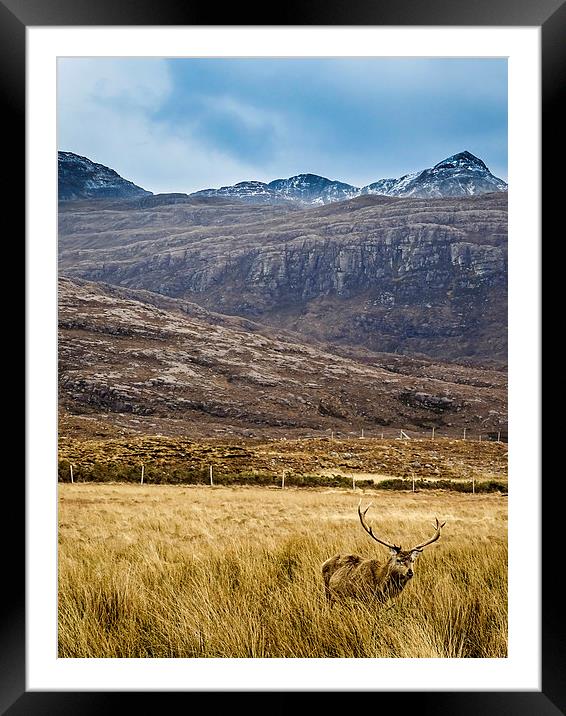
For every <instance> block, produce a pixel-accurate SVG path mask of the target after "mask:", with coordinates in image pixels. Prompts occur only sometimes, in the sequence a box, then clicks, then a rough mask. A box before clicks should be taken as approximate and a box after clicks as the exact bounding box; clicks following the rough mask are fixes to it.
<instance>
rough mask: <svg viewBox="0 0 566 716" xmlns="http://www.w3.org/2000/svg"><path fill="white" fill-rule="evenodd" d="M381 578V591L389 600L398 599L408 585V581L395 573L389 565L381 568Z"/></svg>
mask: <svg viewBox="0 0 566 716" xmlns="http://www.w3.org/2000/svg"><path fill="white" fill-rule="evenodd" d="M380 577H381V580H380V582H381V591H382V592H383V594H384V595H385V596H386V597H387V598H389V599H391V598H393V597H396V596H397V595H398V594H399V593H400V592H402V591H403V589H404V588H405V585H406V584H407V580H404V579H403V578H402V577H401V576H400V575H399V574H397V573H395V572H394V571H393V570H392V569H391V565H390V564H389V563H386V564H384V565H383V567H382V568H381V574H380Z"/></svg>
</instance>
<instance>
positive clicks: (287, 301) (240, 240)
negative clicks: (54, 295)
mask: <svg viewBox="0 0 566 716" xmlns="http://www.w3.org/2000/svg"><path fill="white" fill-rule="evenodd" d="M157 198H159V197H157ZM153 199H154V197H149V198H142V199H128V200H115V201H108V202H96V203H93V202H91V203H88V202H84V203H81V202H67V203H66V204H65V205H63V206H62V207H61V208H60V213H59V250H60V256H59V266H60V271H61V272H62V273H63V274H65V275H68V276H71V277H76V278H83V279H88V280H95V281H103V282H106V283H111V284H115V285H119V286H122V287H125V288H135V289H145V290H148V291H152V292H154V293H158V294H163V295H165V296H169V297H172V298H177V299H184V300H188V301H191V302H194V303H197V304H199V305H200V306H202V307H203V308H205V309H207V310H214V311H218V312H220V313H222V314H232V315H238V316H242V317H244V318H247V319H251V320H253V321H260V322H261V323H263V324H269V325H271V326H272V327H274V328H276V329H278V330H281V329H286V330H290V331H293V332H296V333H299V334H301V335H302V336H303V339H304V340H305V341H321V342H323V343H332V344H336V345H339V346H341V347H342V348H344V349H346V348H348V349H350V348H352V347H361V348H367V349H369V350H371V351H373V352H380V353H397V354H406V355H418V354H421V355H427V356H431V357H434V358H436V359H441V360H460V361H462V360H466V361H467V360H469V361H475V362H478V363H485V362H486V361H487V362H495V363H496V364H498V365H504V364H505V362H506V357H507V323H506V321H507V303H506V296H507V195H506V193H505V192H497V193H493V194H483V195H480V196H477V197H468V198H459V197H456V198H448V199H446V198H443V199H438V198H433V199H426V200H424V199H417V198H412V197H411V198H395V197H383V196H371V195H365V196H360V197H357V198H355V199H352V200H350V201H342V202H337V203H332V204H328V205H325V206H321V207H318V208H303V209H299V208H298V207H297V206H296V205H295V204H293V205H290V204H283V205H251V204H245V203H243V202H238V201H232V202H230V201H228V200H226V199H222V200H220V199H215V198H211V197H188V198H187V199H186V200H184V201H181V200H180V199H179V197H177V196H175V197H173V198H172V199H171V203H157V204H156V203H155V202H153ZM146 202H147V205H146Z"/></svg>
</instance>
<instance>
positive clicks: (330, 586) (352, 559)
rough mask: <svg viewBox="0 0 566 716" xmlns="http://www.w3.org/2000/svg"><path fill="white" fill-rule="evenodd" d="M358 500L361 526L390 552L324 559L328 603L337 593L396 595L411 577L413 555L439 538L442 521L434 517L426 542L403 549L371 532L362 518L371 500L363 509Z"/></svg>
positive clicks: (381, 597) (382, 599) (382, 597)
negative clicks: (378, 556) (381, 557)
mask: <svg viewBox="0 0 566 716" xmlns="http://www.w3.org/2000/svg"><path fill="white" fill-rule="evenodd" d="M361 504H362V503H361V500H360V503H359V505H358V516H359V518H360V522H361V523H362V527H363V528H364V530H365V531H366V532H367V533H368V535H369V536H370V537H371V538H372V539H374V540H375V541H376V542H379V544H381V545H383V546H384V547H387V548H388V549H389V552H390V556H389V559H388V560H387V561H386V562H380V561H378V560H377V559H367V558H363V557H360V556H359V555H357V554H346V555H342V554H337V555H336V556H335V557H331V558H330V559H327V560H326V562H325V563H324V564H323V565H322V576H323V579H324V591H325V595H326V598H327V600H328V601H329V603H330V604H332V603H333V602H334V601H335V600H336V599H338V598H340V597H354V598H356V599H366V600H368V599H375V600H377V601H378V602H386V601H387V600H388V599H392V598H393V597H396V596H398V595H399V594H400V593H401V592H402V591H403V589H404V588H405V586H406V585H407V584H408V582H409V581H410V580H411V579H412V578H413V574H414V564H415V560H416V558H417V557H418V556H419V554H420V553H421V552H422V551H423V549H424V548H425V547H428V545H429V544H432V543H433V542H436V540H437V539H439V537H440V530H441V529H442V528H443V527H444V525H445V524H446V522H442V523H440V522H439V521H438V518H436V521H435V524H434V528H435V532H434V535H433V536H432V537H431V538H430V539H429V540H427V541H426V542H421V544H418V545H416V546H415V547H411V549H407V550H404V549H402V548H401V547H400V546H399V545H396V544H389V542H385V541H384V540H382V539H380V538H379V537H376V536H375V534H374V532H373V530H372V527H371V525H368V524H367V522H366V520H365V517H366V514H367V511H368V510H369V508H370V507H371V502H370V504H369V505H368V506H367V507H366V509H365V510H364V511H363V512H362V509H361Z"/></svg>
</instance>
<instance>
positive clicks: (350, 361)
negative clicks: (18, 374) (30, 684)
mask: <svg viewBox="0 0 566 716" xmlns="http://www.w3.org/2000/svg"><path fill="white" fill-rule="evenodd" d="M57 148H58V325H59V338H58V362H59V368H58V388H59V410H58V479H59V490H58V495H59V508H58V509H59V512H58V516H59V522H58V524H59V550H58V612H59V622H58V656H59V657H70V658H73V657H74V658H76V657H79V658H101V657H110V658H117V657H118V658H140V657H145V658H156V657H157V658H159V657H160V658H174V657H182V658H189V657H200V658H207V657H212V658H223V657H224V658H269V657H288V658H313V657H314V658H333V657H342V658H344V657H346V658H347V657H355V658H395V657H401V658H434V657H441V658H454V659H460V658H489V659H497V658H502V657H506V656H507V653H508V646H507V645H508V619H507V486H508V482H507V454H508V452H507V447H508V446H507V427H508V422H507V186H508V185H507V60H506V59H505V58H487V59H486V58H466V59H459V58H434V57H422V58H419V57H412V58H403V57H394V58H379V57H376V58H166V57H164V58H155V57H151V58H139V57H135V58H132V57H119V58H105V57H84V58H82V57H62V58H59V59H58V65H57ZM376 543H377V544H376Z"/></svg>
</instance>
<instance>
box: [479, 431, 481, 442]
mask: <svg viewBox="0 0 566 716" xmlns="http://www.w3.org/2000/svg"><path fill="white" fill-rule="evenodd" d="M479 440H480V443H481V433H480V438H479Z"/></svg>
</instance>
